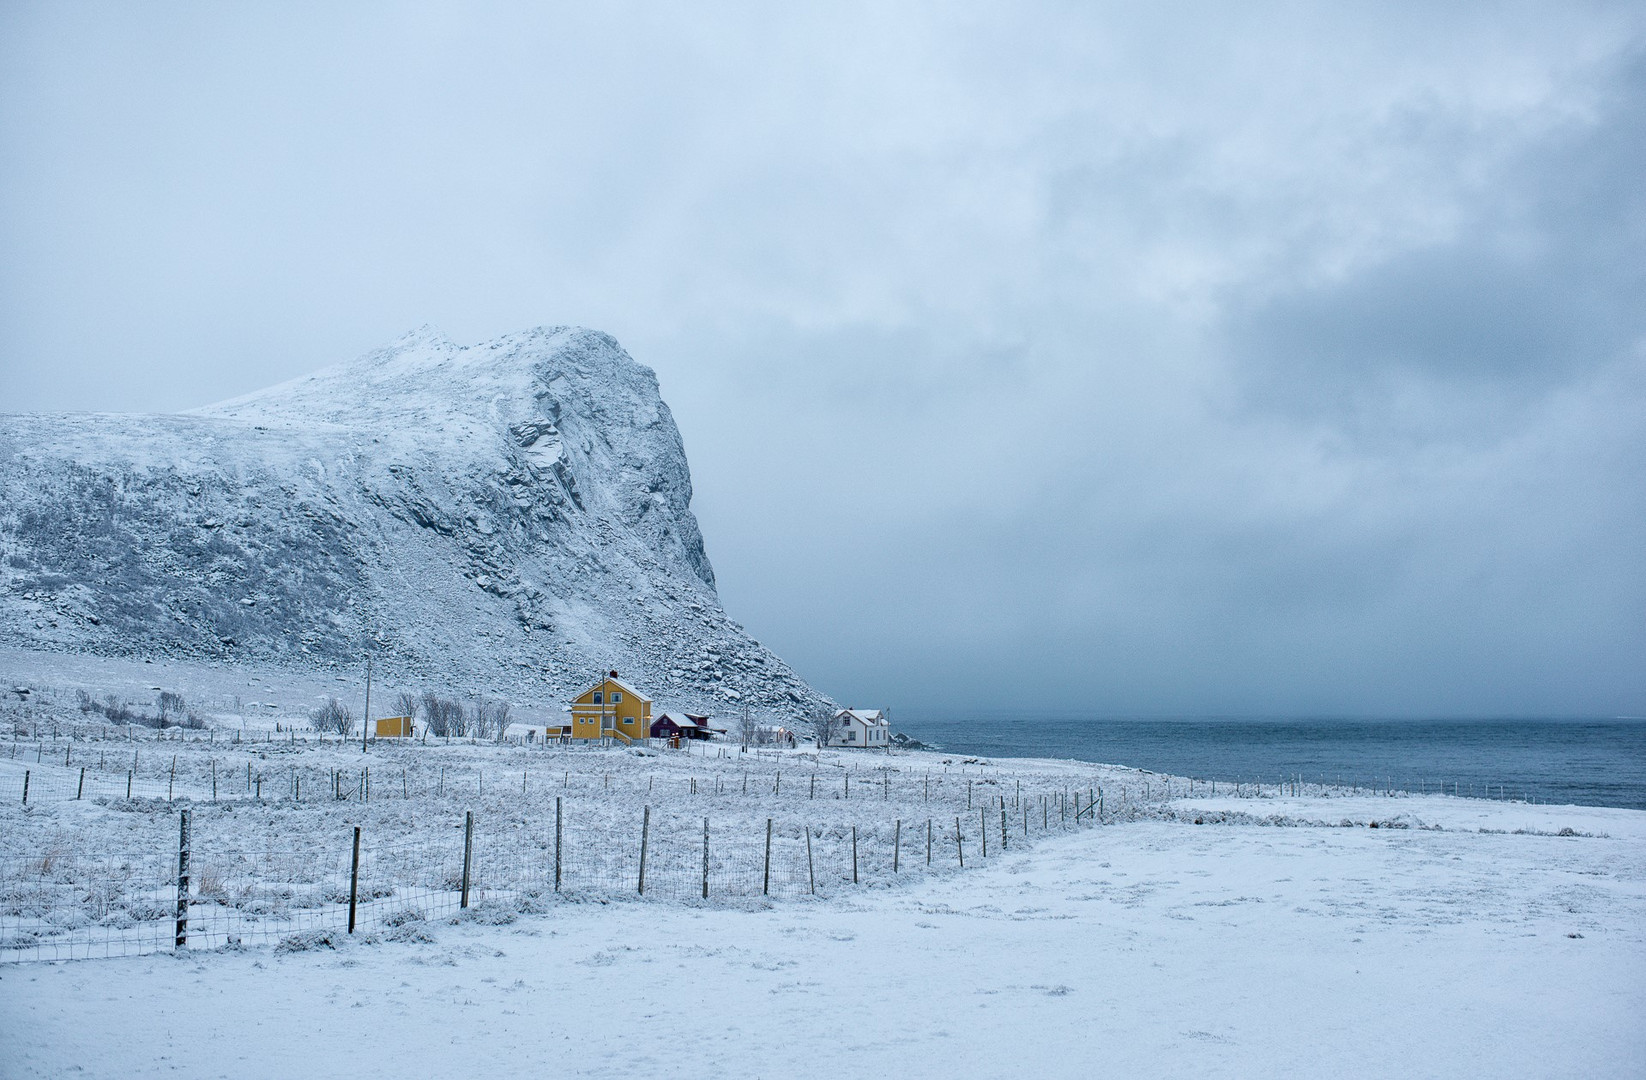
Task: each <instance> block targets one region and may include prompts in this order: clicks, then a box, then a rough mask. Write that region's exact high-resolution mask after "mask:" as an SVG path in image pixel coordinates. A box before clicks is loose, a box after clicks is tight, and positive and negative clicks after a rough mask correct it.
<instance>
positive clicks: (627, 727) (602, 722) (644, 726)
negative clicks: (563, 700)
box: [571, 671, 652, 742]
mask: <svg viewBox="0 0 1646 1080" xmlns="http://www.w3.org/2000/svg"><path fill="white" fill-rule="evenodd" d="M571 713H572V724H571V728H572V730H571V737H572V738H574V739H609V738H615V739H620V740H622V741H623V742H634V741H636V740H638V739H644V738H646V737H647V736H649V735H650V734H651V727H652V699H651V698H649V697H647V696H646V695H645V694H642V693H641V692H640V691H638V690H636V689H634V687H632V686H629V685H628V684H626V683H623V682H619V681H618V678H617V672H615V671H613V672H611V673H610V674H608V675H607V676H606V677H605V678H604V679H602V680H600V682H598V683H596V684H595V685H593V686H591V687H589V688H588V689H587V690H585V691H583V692H582V693H581V694H579V695H577V697H575V698H573V699H572V705H571Z"/></svg>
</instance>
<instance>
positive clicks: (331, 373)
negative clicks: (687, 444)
mask: <svg viewBox="0 0 1646 1080" xmlns="http://www.w3.org/2000/svg"><path fill="white" fill-rule="evenodd" d="M691 494H692V489H691V475H690V472H689V471H688V469H687V465H686V456H685V451H684V449H683V447H682V445H681V441H680V434H679V432H678V430H677V429H676V428H675V425H674V420H673V417H672V416H671V415H670V413H669V409H668V406H667V405H665V404H664V403H663V400H662V398H661V396H660V395H659V393H658V387H657V379H656V376H655V375H654V374H653V373H652V372H651V370H650V369H648V368H646V367H643V366H641V365H640V364H637V363H635V362H634V360H632V359H631V358H630V357H629V356H628V354H627V353H625V352H624V351H623V350H622V349H621V348H620V347H619V346H618V344H617V343H616V342H615V341H613V340H612V339H611V338H610V337H607V336H606V335H604V334H600V333H595V332H592V331H588V330H580V329H569V328H542V329H538V330H533V331H529V332H527V333H523V334H517V335H512V336H509V337H506V338H502V339H499V340H497V341H492V342H487V343H485V344H481V345H475V346H470V347H459V346H457V345H454V344H452V343H451V342H450V341H448V340H446V339H445V338H444V337H442V336H440V335H439V334H437V333H435V332H433V331H430V330H423V331H419V332H416V333H413V334H410V335H407V336H406V337H405V338H402V339H401V340H400V341H398V342H396V343H395V344H394V345H392V346H390V347H388V348H386V349H383V350H380V351H378V352H374V353H371V354H368V355H366V356H363V357H361V358H360V359H358V360H355V361H352V362H350V363H347V364H342V365H339V366H337V367H335V368H330V369H328V370H325V371H322V372H319V373H317V374H314V375H311V376H308V377H306V378H302V379H298V380H296V381H293V382H290V383H287V384H284V385H282V386H277V387H274V388H271V389H269V390H265V391H262V392H260V393H257V394H252V395H250V396H248V397H245V398H240V399H237V400H234V401H229V402H224V403H222V404H220V405H216V406H212V407H210V408H206V409H201V410H198V411H197V412H194V413H189V414H184V415H176V416H127V415H90V414H75V415H53V416H45V415H22V416H7V417H0V643H3V644H8V645H15V646H21V647H28V648H44V649H52V650H62V651H83V652H93V653H101V654H105V655H127V656H136V655H154V654H164V655H167V656H172V657H179V658H182V657H190V658H200V659H207V658H218V659H224V660H231V661H232V660H234V659H237V658H239V659H248V660H256V661H258V662H274V663H280V664H288V665H295V666H300V667H315V666H319V667H326V666H338V665H345V664H357V663H361V662H363V661H364V658H365V656H366V655H367V654H368V653H370V654H372V655H373V656H374V657H375V658H376V659H377V662H378V663H379V665H381V666H380V670H386V671H388V672H395V673H399V674H400V675H402V676H403V677H407V678H414V679H418V680H424V681H429V682H432V683H441V682H445V683H446V684H448V685H453V686H454V687H455V686H462V687H465V688H477V689H480V688H490V689H495V690H497V691H498V692H509V691H511V690H513V691H515V692H519V691H521V690H526V689H530V690H531V691H533V692H535V693H537V694H539V695H541V694H543V693H545V692H548V693H562V692H566V691H569V690H572V689H574V688H577V687H579V686H581V685H585V684H586V683H588V682H591V681H593V679H594V678H595V676H596V675H597V674H598V673H599V672H600V671H602V670H604V669H608V668H617V669H619V670H620V671H622V672H623V674H624V677H625V678H626V679H629V680H632V682H633V683H634V684H635V685H637V686H640V687H643V688H647V689H649V690H650V691H651V692H652V696H653V697H654V698H655V699H656V700H658V701H659V702H660V703H664V704H668V705H673V706H679V707H692V706H698V707H711V706H712V707H715V708H718V709H719V710H720V711H722V712H724V711H726V710H727V708H728V707H735V708H741V707H742V706H743V705H745V704H747V705H750V706H753V707H755V708H757V709H763V710H774V711H780V712H784V713H795V712H798V711H801V710H803V709H805V708H807V707H809V706H811V705H813V704H815V703H816V702H817V701H819V700H820V699H819V698H818V695H816V694H815V693H814V692H813V691H812V690H811V689H810V688H808V687H807V686H806V685H805V683H804V682H802V681H801V680H800V679H799V678H797V677H796V676H795V675H794V673H793V672H791V671H790V670H789V668H788V667H787V666H786V665H785V664H784V663H783V662H782V661H781V660H779V659H778V658H777V657H775V656H773V655H772V654H771V653H770V652H768V651H767V650H766V649H764V648H763V647H762V646H761V645H760V644H759V643H758V642H756V641H754V640H752V639H751V638H750V637H749V636H748V635H747V634H746V633H745V632H744V631H743V629H742V628H741V627H739V626H738V625H737V624H736V623H734V622H732V621H731V620H730V619H728V618H727V616H726V614H725V613H724V612H723V611H722V610H721V609H720V604H719V600H718V599H717V597H716V594H715V588H714V571H713V569H712V568H711V567H710V565H709V560H708V556H707V555H706V554H705V553H704V550H703V538H702V536H701V535H700V534H699V532H698V527H697V520H696V518H695V517H694V516H693V515H692V512H691Z"/></svg>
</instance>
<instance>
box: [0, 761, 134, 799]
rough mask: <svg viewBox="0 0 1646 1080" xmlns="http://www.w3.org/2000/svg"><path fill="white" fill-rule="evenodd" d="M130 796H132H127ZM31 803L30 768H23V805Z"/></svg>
mask: <svg viewBox="0 0 1646 1080" xmlns="http://www.w3.org/2000/svg"><path fill="white" fill-rule="evenodd" d="M127 797H128V798H129V797H130V796H127ZM28 804H29V770H28V769H24V770H23V805H24V806H27V805H28Z"/></svg>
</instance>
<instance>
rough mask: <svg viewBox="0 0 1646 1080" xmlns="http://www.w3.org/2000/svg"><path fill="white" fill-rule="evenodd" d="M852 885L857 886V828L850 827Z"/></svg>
mask: <svg viewBox="0 0 1646 1080" xmlns="http://www.w3.org/2000/svg"><path fill="white" fill-rule="evenodd" d="M852 884H853V885H856V884H857V826H856V825H853V826H852Z"/></svg>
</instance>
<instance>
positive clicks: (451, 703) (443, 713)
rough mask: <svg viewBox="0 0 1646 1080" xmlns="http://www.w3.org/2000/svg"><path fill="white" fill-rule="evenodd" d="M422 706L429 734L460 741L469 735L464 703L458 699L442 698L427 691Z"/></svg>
mask: <svg viewBox="0 0 1646 1080" xmlns="http://www.w3.org/2000/svg"><path fill="white" fill-rule="evenodd" d="M421 704H422V707H423V721H424V723H426V724H427V725H428V728H429V734H431V735H438V736H439V737H440V738H442V739H446V738H459V739H460V738H462V737H463V736H464V735H465V734H467V729H468V716H467V714H466V713H465V712H464V710H463V703H462V702H460V701H458V700H457V699H456V698H446V697H441V696H440V695H439V694H437V693H435V692H434V691H433V690H425V691H423V697H422V700H421Z"/></svg>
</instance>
